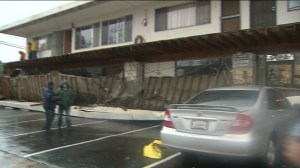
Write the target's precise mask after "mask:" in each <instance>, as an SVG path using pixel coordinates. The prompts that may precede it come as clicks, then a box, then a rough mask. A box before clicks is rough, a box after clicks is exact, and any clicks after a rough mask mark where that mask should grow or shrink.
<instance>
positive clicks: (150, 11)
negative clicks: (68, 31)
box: [72, 1, 221, 52]
mask: <svg viewBox="0 0 300 168" xmlns="http://www.w3.org/2000/svg"><path fill="white" fill-rule="evenodd" d="M184 3H188V1H160V2H153V1H152V2H151V3H150V2H149V3H147V4H145V5H140V6H131V7H129V8H127V9H126V10H120V11H118V12H113V13H107V14H106V15H101V16H96V14H94V15H93V17H91V18H90V19H87V20H84V21H82V22H80V23H76V25H75V26H76V27H81V26H86V25H90V24H93V23H96V22H102V21H105V20H111V19H117V18H120V17H123V16H126V15H133V30H132V41H131V42H127V43H122V44H113V45H105V46H99V47H94V48H89V49H80V50H75V45H74V44H75V42H74V40H75V38H73V42H72V44H73V45H72V52H81V51H88V50H91V49H99V48H109V47H117V46H122V45H128V44H133V43H134V39H135V37H136V36H137V35H141V36H142V37H144V39H145V41H146V42H150V41H158V40H165V39H173V38H179V37H187V36H194V35H203V34H210V33H218V32H220V30H221V26H220V25H221V24H220V16H221V10H220V9H221V8H220V5H221V2H219V1H211V11H212V12H211V23H210V24H204V25H197V26H191V27H186V28H178V29H173V30H165V31H159V32H155V31H154V26H155V9H158V8H162V7H168V6H174V5H178V4H184ZM144 19H147V21H148V24H147V26H144V25H143V20H144ZM100 36H101V35H100ZM73 37H75V29H73ZM100 40H101V38H100ZM100 44H101V42H100Z"/></svg>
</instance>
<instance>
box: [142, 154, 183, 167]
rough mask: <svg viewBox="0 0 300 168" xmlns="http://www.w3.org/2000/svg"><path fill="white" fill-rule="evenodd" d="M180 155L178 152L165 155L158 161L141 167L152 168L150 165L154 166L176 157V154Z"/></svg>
mask: <svg viewBox="0 0 300 168" xmlns="http://www.w3.org/2000/svg"><path fill="white" fill-rule="evenodd" d="M180 155H181V153H180V152H178V153H175V154H173V155H171V156H169V157H166V158H164V159H162V160H160V161H158V162H155V163H152V164H151V165H148V166H145V167H143V168H152V167H155V166H157V165H160V164H162V163H164V162H167V161H169V160H171V159H174V158H176V157H178V156H180Z"/></svg>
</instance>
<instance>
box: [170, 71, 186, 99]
mask: <svg viewBox="0 0 300 168" xmlns="http://www.w3.org/2000/svg"><path fill="white" fill-rule="evenodd" d="M176 78H177V83H176V89H175V91H174V98H173V101H172V103H180V102H179V101H180V97H181V94H182V92H183V85H184V82H185V77H184V76H180V77H176Z"/></svg>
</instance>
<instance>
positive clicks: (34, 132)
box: [0, 120, 107, 139]
mask: <svg viewBox="0 0 300 168" xmlns="http://www.w3.org/2000/svg"><path fill="white" fill-rule="evenodd" d="M105 121H107V120H104V121H96V122H90V123H83V124H77V125H72V127H77V126H81V125H89V124H96V123H101V122H105ZM61 128H66V126H64V127H61ZM56 129H58V128H52V130H56ZM40 132H45V130H41V131H34V132H28V133H24V134H17V135H11V136H6V137H0V139H3V138H11V137H17V136H23V135H30V134H36V133H40Z"/></svg>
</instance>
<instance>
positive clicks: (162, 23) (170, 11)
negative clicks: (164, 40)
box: [155, 1, 210, 31]
mask: <svg viewBox="0 0 300 168" xmlns="http://www.w3.org/2000/svg"><path fill="white" fill-rule="evenodd" d="M208 23H210V1H197V2H193V3H187V4H182V5H177V6H173V7H166V8H160V9H156V11H155V31H162V30H168V29H175V28H181V27H188V26H195V25H202V24H208Z"/></svg>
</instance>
